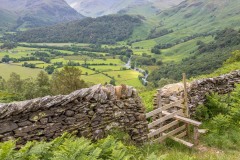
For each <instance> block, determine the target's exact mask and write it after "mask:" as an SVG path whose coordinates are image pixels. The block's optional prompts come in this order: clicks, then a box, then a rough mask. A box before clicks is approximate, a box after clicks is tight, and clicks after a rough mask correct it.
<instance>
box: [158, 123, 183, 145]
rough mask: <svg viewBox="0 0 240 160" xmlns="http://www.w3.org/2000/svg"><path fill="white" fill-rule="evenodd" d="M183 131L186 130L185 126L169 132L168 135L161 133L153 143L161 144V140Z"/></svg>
mask: <svg viewBox="0 0 240 160" xmlns="http://www.w3.org/2000/svg"><path fill="white" fill-rule="evenodd" d="M184 129H186V125H182V126H181V127H178V128H176V129H174V130H173V131H171V132H169V133H163V136H161V137H159V138H157V139H155V140H154V141H157V142H162V141H163V140H165V139H166V138H168V137H171V136H173V135H175V134H177V133H179V132H181V131H183V130H184Z"/></svg>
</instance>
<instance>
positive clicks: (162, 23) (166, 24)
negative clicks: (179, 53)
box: [142, 0, 240, 48]
mask: <svg viewBox="0 0 240 160" xmlns="http://www.w3.org/2000/svg"><path fill="white" fill-rule="evenodd" d="M239 8H240V1H239V0H231V1H229V0H223V1H216V0H187V1H184V2H182V3H181V4H179V5H178V6H175V7H173V8H171V9H168V10H165V11H162V12H161V13H159V14H158V15H157V16H156V17H155V18H154V20H155V24H157V25H156V26H155V27H154V29H153V30H152V32H151V34H152V35H158V34H159V33H161V32H162V31H163V30H166V29H168V30H172V31H173V32H170V33H169V34H166V35H164V36H158V37H156V38H154V39H150V40H147V41H143V42H142V43H148V44H152V45H151V46H149V47H150V48H151V47H153V46H154V45H156V44H173V45H174V44H178V43H181V42H183V41H184V39H185V38H187V37H191V36H193V35H195V36H197V35H200V34H208V33H211V32H215V31H217V30H222V29H224V28H226V27H231V28H236V29H239V26H240V11H239ZM142 38H146V37H142Z"/></svg>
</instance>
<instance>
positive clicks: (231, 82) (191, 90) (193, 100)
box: [154, 70, 240, 114]
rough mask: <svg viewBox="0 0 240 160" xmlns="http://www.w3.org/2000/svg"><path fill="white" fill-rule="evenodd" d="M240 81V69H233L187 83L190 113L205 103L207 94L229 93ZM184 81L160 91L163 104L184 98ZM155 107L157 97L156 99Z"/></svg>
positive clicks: (159, 94)
mask: <svg viewBox="0 0 240 160" xmlns="http://www.w3.org/2000/svg"><path fill="white" fill-rule="evenodd" d="M238 83H240V70H237V71H233V72H231V73H229V74H225V75H222V76H219V77H215V78H206V79H201V80H196V81H193V82H191V83H188V84H187V88H188V104H189V108H190V114H193V113H194V112H195V110H196V107H197V106H198V105H199V104H203V103H204V102H205V100H206V95H207V94H209V93H211V92H214V93H218V94H227V93H230V92H232V91H233V90H234V88H235V84H238ZM183 89H184V88H183V83H176V84H170V85H167V86H165V87H163V88H161V89H159V91H158V96H159V97H160V101H161V103H162V105H165V104H169V103H173V102H175V101H178V100H181V99H183ZM154 103H155V109H156V108H158V106H157V99H155V102H154Z"/></svg>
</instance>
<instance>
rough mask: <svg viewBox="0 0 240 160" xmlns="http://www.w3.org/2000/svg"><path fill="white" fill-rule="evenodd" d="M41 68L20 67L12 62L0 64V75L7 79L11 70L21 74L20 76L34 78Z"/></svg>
mask: <svg viewBox="0 0 240 160" xmlns="http://www.w3.org/2000/svg"><path fill="white" fill-rule="evenodd" d="M40 71H41V69H31V68H26V67H21V66H19V65H14V64H0V76H2V77H3V78H4V79H8V78H9V77H10V74H11V73H12V72H15V73H17V74H19V75H20V76H21V78H23V79H26V78H36V77H37V75H38V73H39V72H40Z"/></svg>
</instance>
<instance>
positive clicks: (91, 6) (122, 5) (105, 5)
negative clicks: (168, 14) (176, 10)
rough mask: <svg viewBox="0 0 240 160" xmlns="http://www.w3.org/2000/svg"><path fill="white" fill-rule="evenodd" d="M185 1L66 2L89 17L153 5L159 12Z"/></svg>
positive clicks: (73, 0) (100, 0) (96, 0)
mask: <svg viewBox="0 0 240 160" xmlns="http://www.w3.org/2000/svg"><path fill="white" fill-rule="evenodd" d="M182 1H183V0H66V2H67V3H68V4H69V5H70V6H72V7H73V8H74V9H75V10H77V11H78V12H79V13H81V14H83V15H85V16H88V17H99V16H103V15H108V14H116V13H118V12H119V11H121V10H127V9H128V8H129V7H130V8H131V7H137V6H144V5H151V6H152V7H153V9H154V8H157V9H158V10H162V9H167V8H170V7H172V6H175V5H178V4H179V3H180V2H182Z"/></svg>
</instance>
